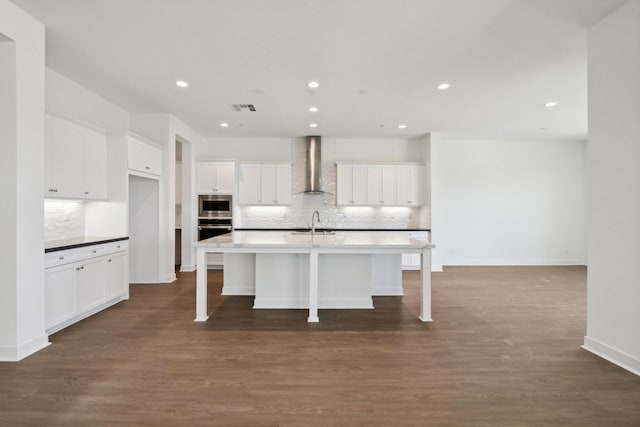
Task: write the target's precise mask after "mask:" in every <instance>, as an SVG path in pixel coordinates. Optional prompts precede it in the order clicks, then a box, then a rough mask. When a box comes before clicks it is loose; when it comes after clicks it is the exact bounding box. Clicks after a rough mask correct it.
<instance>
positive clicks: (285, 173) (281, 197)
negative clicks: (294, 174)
mask: <svg viewBox="0 0 640 427" xmlns="http://www.w3.org/2000/svg"><path fill="white" fill-rule="evenodd" d="M276 203H277V204H279V205H288V204H289V203H291V166H289V165H278V166H277V167H276Z"/></svg>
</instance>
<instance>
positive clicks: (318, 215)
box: [311, 211, 320, 234]
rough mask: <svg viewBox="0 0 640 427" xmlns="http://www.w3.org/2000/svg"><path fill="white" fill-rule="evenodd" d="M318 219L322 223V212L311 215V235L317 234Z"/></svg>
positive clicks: (314, 212)
mask: <svg viewBox="0 0 640 427" xmlns="http://www.w3.org/2000/svg"><path fill="white" fill-rule="evenodd" d="M316 217H317V218H318V222H320V212H318V211H313V213H312V214H311V234H316V223H315V221H314V219H315V218H316Z"/></svg>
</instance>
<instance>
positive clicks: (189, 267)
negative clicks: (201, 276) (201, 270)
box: [180, 264, 196, 273]
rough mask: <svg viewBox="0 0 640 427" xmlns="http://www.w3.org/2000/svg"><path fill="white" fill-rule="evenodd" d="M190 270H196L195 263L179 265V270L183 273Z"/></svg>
mask: <svg viewBox="0 0 640 427" xmlns="http://www.w3.org/2000/svg"><path fill="white" fill-rule="evenodd" d="M191 271H196V266H195V265H184V264H183V265H181V266H180V272H184V273H188V272H191Z"/></svg>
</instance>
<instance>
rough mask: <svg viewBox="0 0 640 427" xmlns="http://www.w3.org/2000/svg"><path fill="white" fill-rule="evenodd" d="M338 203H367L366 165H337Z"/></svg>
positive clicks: (355, 204) (357, 204)
mask: <svg viewBox="0 0 640 427" xmlns="http://www.w3.org/2000/svg"><path fill="white" fill-rule="evenodd" d="M338 205H345V206H364V205H367V166H366V165H338Z"/></svg>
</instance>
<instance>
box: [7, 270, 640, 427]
mask: <svg viewBox="0 0 640 427" xmlns="http://www.w3.org/2000/svg"><path fill="white" fill-rule="evenodd" d="M209 279H210V285H209V288H210V293H209V295H210V303H209V304H210V305H209V306H210V307H213V310H212V311H213V316H212V317H211V318H210V319H209V321H208V322H206V323H202V324H199V323H194V322H193V318H194V316H195V308H194V306H195V274H193V273H189V274H180V275H179V280H178V281H177V282H176V283H173V284H163V285H132V286H131V299H130V300H129V301H127V302H123V303H121V304H118V305H116V306H114V307H113V308H110V309H108V310H106V311H104V312H102V313H99V314H97V315H95V316H93V317H91V318H89V319H86V320H84V321H82V322H80V323H78V324H76V325H74V326H71V327H69V328H67V329H65V330H63V331H61V332H59V333H57V334H55V335H52V336H51V338H50V340H51V342H52V343H53V345H51V346H49V347H48V348H46V349H44V350H42V351H40V352H39V353H37V354H35V355H33V356H31V357H29V358H27V359H25V360H23V361H21V362H19V363H1V364H0V425H2V426H19V425H34V426H42V425H78V426H89V425H92V426H93V425H114V426H122V425H154V426H161V425H162V426H163V425H171V426H203V425H223V426H307V425H308V426H338V425H340V426H373V425H376V426H405V425H411V426H431V425H443V426H640V377H637V376H635V375H633V374H631V373H629V372H627V371H625V370H623V369H621V368H619V367H616V366H615V365H612V364H610V363H608V362H606V361H604V360H602V359H600V358H598V357H596V356H594V355H592V354H590V353H588V352H586V351H584V350H582V349H581V348H580V345H581V344H582V340H583V336H584V334H585V305H586V304H585V297H586V284H585V283H586V270H585V269H584V268H579V267H500V268H497V267H457V268H447V269H446V272H445V273H435V274H434V275H433V317H434V320H435V321H434V322H433V323H430V324H423V323H421V322H419V321H418V319H417V316H418V300H417V295H418V287H417V286H418V279H419V274H418V273H417V272H405V275H404V279H405V289H406V295H405V296H404V297H384V298H376V300H375V305H376V309H375V310H320V323H319V324H308V323H307V322H306V317H307V313H306V311H304V310H252V309H251V305H252V300H251V298H249V297H225V298H222V297H221V296H220V289H221V280H222V279H221V274H220V272H214V271H212V272H210V274H209Z"/></svg>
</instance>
